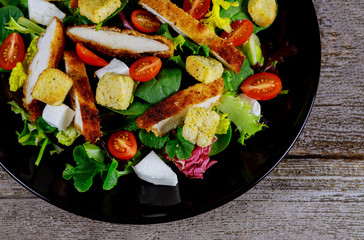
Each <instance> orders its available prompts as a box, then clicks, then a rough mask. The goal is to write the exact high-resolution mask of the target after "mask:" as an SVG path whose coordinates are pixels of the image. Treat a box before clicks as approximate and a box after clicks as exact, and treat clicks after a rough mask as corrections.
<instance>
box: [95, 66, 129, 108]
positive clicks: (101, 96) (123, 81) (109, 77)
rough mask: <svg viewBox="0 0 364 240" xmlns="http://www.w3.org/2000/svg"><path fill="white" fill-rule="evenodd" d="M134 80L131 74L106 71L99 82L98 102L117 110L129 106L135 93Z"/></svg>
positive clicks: (97, 89)
mask: <svg viewBox="0 0 364 240" xmlns="http://www.w3.org/2000/svg"><path fill="white" fill-rule="evenodd" d="M133 87H134V81H133V79H132V78H131V77H129V76H123V75H118V74H116V73H112V72H109V73H106V74H105V75H104V76H103V77H102V78H101V79H100V81H99V83H98V84H97V88H96V102H97V103H98V104H100V105H102V106H105V107H110V108H113V109H116V110H125V109H127V108H128V107H129V104H130V99H131V97H132V94H133Z"/></svg>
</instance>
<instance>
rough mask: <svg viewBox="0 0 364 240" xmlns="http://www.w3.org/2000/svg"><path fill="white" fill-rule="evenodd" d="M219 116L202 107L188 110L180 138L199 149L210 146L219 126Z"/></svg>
mask: <svg viewBox="0 0 364 240" xmlns="http://www.w3.org/2000/svg"><path fill="white" fill-rule="evenodd" d="M219 121H220V115H219V114H218V113H217V112H215V111H212V110H207V109H205V108H202V107H192V108H190V109H188V111H187V115H186V119H185V124H184V125H183V132H182V136H183V137H184V138H185V139H186V140H187V141H190V142H191V143H193V144H197V145H198V146H200V147H207V146H209V145H211V143H212V139H213V138H214V136H215V132H216V128H217V126H218V125H219Z"/></svg>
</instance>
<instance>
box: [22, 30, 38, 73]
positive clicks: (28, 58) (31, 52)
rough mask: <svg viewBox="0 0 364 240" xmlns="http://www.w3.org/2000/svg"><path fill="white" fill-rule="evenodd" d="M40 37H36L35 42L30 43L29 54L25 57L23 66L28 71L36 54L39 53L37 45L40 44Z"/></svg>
mask: <svg viewBox="0 0 364 240" xmlns="http://www.w3.org/2000/svg"><path fill="white" fill-rule="evenodd" d="M38 39H39V36H35V37H34V38H33V40H32V41H31V42H30V44H29V47H28V49H27V52H26V54H25V57H24V61H23V65H24V69H28V66H29V64H30V62H31V61H32V59H33V57H34V55H35V53H36V52H37V51H38V49H37V44H38Z"/></svg>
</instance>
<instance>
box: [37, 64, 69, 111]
mask: <svg viewBox="0 0 364 240" xmlns="http://www.w3.org/2000/svg"><path fill="white" fill-rule="evenodd" d="M72 85H73V80H72V79H71V78H70V77H68V76H67V74H65V73H64V72H62V71H61V70H59V69H57V68H47V69H46V70H44V71H43V72H42V73H41V74H40V75H39V78H38V81H37V83H36V84H35V87H34V90H33V97H34V98H35V99H37V100H39V101H42V102H44V103H47V104H49V105H52V106H57V105H60V104H61V103H63V101H64V99H65V98H66V96H67V94H68V92H69V90H70V89H71V87H72Z"/></svg>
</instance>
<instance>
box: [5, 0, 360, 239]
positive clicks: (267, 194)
mask: <svg viewBox="0 0 364 240" xmlns="http://www.w3.org/2000/svg"><path fill="white" fill-rule="evenodd" d="M313 2H314V5H315V9H316V12H317V16H318V21H319V25H320V29H321V41H322V70H321V79H320V85H319V89H318V95H317V98H316V102H315V105H314V108H313V110H312V113H311V115H310V118H309V120H308V122H307V125H306V127H305V129H304V131H303V132H302V134H301V136H300V137H299V139H298V141H297V142H296V144H295V145H294V147H293V149H292V150H291V151H290V152H289V154H288V155H287V156H286V158H285V159H284V160H283V161H282V162H281V163H280V164H279V166H278V167H277V168H276V169H275V170H274V171H273V172H272V173H270V174H269V175H268V177H266V178H265V179H264V180H263V181H262V182H260V183H259V184H258V185H257V186H256V187H254V188H253V189H251V190H250V191H249V192H247V193H246V194H244V195H242V196H240V197H239V198H237V199H235V200H234V201H232V202H230V203H228V204H226V205H224V206H222V207H220V208H217V209H215V210H213V211H210V212H208V213H205V214H202V215H199V216H196V217H193V218H190V219H186V220H181V221H176V222H171V223H165V224H157V225H141V226H135V225H117V224H110V223H103V222H99V221H93V220H89V219H86V218H83V217H79V216H76V215H74V214H71V213H68V212H66V211H63V210H61V209H59V208H57V207H54V206H53V205H50V204H49V203H47V202H45V201H43V200H41V199H39V198H37V197H36V196H35V195H33V194H31V193H30V192H28V191H27V190H25V189H24V188H23V187H22V186H21V185H20V184H18V183H17V182H16V181H15V180H13V179H12V178H11V177H10V176H9V175H8V174H7V173H6V172H4V171H3V170H2V169H0V212H1V215H0V239H68V238H73V239H114V238H118V239H364V97H363V95H364V80H363V76H364V72H363V68H364V64H363V62H364V58H363V56H364V55H363V51H364V49H363V46H364V42H363V39H364V36H363V32H364V28H363V24H364V17H363V16H364V15H363V13H364V2H363V1H362V0H349V1H341V0H314V1H313Z"/></svg>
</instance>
